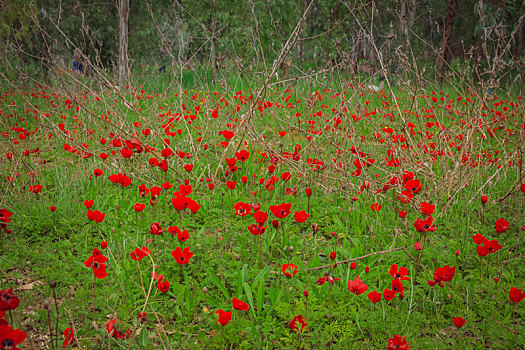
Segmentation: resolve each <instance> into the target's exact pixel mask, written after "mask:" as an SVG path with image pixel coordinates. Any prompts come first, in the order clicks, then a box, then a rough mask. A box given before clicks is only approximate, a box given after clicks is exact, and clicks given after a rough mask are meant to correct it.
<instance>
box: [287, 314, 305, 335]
mask: <svg viewBox="0 0 525 350" xmlns="http://www.w3.org/2000/svg"><path fill="white" fill-rule="evenodd" d="M307 326H308V324H307V323H306V321H305V320H304V319H303V315H299V316H295V317H294V318H292V320H291V321H290V329H292V330H294V331H295V332H296V333H300V332H302V331H303V329H304V328H305V327H307ZM299 327H300V328H299Z"/></svg>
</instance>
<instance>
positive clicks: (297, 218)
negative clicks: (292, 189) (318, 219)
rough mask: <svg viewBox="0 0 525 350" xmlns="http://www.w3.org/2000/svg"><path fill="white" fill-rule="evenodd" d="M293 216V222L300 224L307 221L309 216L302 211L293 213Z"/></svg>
mask: <svg viewBox="0 0 525 350" xmlns="http://www.w3.org/2000/svg"><path fill="white" fill-rule="evenodd" d="M294 216H295V221H296V222H299V223H301V222H305V221H306V220H308V218H309V217H310V214H308V213H307V212H306V211H304V210H301V211H296V212H295V213H294Z"/></svg>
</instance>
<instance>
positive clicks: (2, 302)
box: [0, 287, 20, 311]
mask: <svg viewBox="0 0 525 350" xmlns="http://www.w3.org/2000/svg"><path fill="white" fill-rule="evenodd" d="M19 304H20V299H18V297H17V296H16V295H13V287H11V288H9V289H4V290H2V291H0V311H9V310H14V309H16V308H17V307H18V305H19Z"/></svg>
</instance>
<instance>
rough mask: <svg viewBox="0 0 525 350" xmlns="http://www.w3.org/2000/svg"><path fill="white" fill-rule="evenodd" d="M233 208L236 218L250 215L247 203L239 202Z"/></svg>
mask: <svg viewBox="0 0 525 350" xmlns="http://www.w3.org/2000/svg"><path fill="white" fill-rule="evenodd" d="M233 208H234V209H235V215H238V216H246V215H250V214H251V213H252V206H251V205H250V204H248V203H243V202H239V203H236V204H235V205H234V206H233Z"/></svg>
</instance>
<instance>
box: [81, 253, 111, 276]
mask: <svg viewBox="0 0 525 350" xmlns="http://www.w3.org/2000/svg"><path fill="white" fill-rule="evenodd" d="M107 261H108V258H107V257H105V256H104V255H102V253H101V252H100V250H99V249H98V248H95V249H93V254H92V255H90V257H89V258H88V259H87V260H86V261H84V265H85V266H86V267H91V268H92V269H93V273H94V274H95V277H96V278H98V279H104V278H106V277H107V275H108V273H107V272H106V265H105V263H106V262H107Z"/></svg>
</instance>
